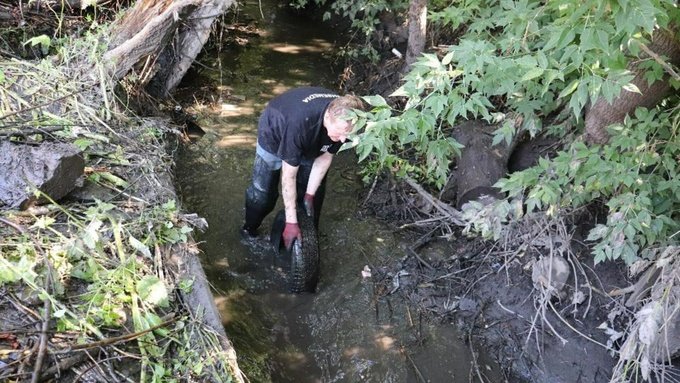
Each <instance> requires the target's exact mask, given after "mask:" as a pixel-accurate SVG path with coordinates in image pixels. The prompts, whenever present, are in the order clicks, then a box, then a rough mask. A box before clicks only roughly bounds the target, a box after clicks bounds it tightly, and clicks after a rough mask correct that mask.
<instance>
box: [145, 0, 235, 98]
mask: <svg viewBox="0 0 680 383" xmlns="http://www.w3.org/2000/svg"><path fill="white" fill-rule="evenodd" d="M233 3H234V0H226V1H225V0H220V1H212V2H204V3H203V4H201V5H200V6H199V7H198V8H196V10H195V11H194V12H193V13H192V15H191V17H190V18H189V20H187V22H186V23H185V25H184V26H183V28H181V30H180V31H179V33H178V34H177V35H176V36H175V38H174V39H173V43H172V44H168V45H167V46H166V47H165V50H164V51H163V52H162V54H161V60H160V61H161V62H164V63H167V65H165V64H164V65H162V66H161V67H160V70H159V71H158V73H156V75H155V76H154V77H153V79H152V80H151V82H150V83H149V86H148V87H147V90H148V91H149V93H150V94H151V95H153V96H156V97H162V98H164V97H166V96H167V95H168V93H169V92H171V91H172V90H174V89H175V88H176V87H177V85H179V82H180V81H181V80H182V77H184V75H185V74H186V72H187V71H188V70H189V68H190V67H191V64H192V63H193V62H194V60H195V59H196V57H197V56H198V54H199V53H200V52H201V49H203V45H204V44H205V42H206V41H207V40H208V37H210V26H211V25H212V23H213V20H214V19H215V18H216V17H217V16H219V15H221V14H222V13H223V12H224V11H225V10H226V9H227V8H228V7H230V6H231V5H232V4H233Z"/></svg>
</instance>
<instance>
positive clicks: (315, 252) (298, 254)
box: [271, 210, 320, 294]
mask: <svg viewBox="0 0 680 383" xmlns="http://www.w3.org/2000/svg"><path fill="white" fill-rule="evenodd" d="M298 224H299V225H300V231H301V232H302V243H300V242H299V241H294V242H293V246H292V249H291V251H290V252H289V251H286V250H285V248H283V241H281V234H282V233H283V228H284V226H285V213H284V211H283V210H282V211H280V212H279V213H278V214H277V216H276V218H275V219H274V223H273V225H272V235H271V242H272V245H274V249H276V250H277V251H278V252H279V254H283V255H284V256H285V258H286V260H287V261H288V260H289V262H288V263H289V269H288V273H287V274H288V281H287V284H288V290H289V291H290V292H291V293H296V294H297V293H304V292H314V291H315V290H316V284H317V283H318V281H319V269H320V264H319V241H318V236H317V232H316V227H315V225H314V219H313V218H312V217H308V216H307V214H305V213H304V212H303V211H298Z"/></svg>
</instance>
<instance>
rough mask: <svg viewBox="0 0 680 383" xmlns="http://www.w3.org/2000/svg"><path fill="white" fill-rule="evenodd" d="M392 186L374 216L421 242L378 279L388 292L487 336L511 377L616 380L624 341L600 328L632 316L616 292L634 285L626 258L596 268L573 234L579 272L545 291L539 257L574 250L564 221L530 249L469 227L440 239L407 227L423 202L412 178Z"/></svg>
mask: <svg viewBox="0 0 680 383" xmlns="http://www.w3.org/2000/svg"><path fill="white" fill-rule="evenodd" d="M389 185H390V182H388V181H384V182H381V183H379V184H378V186H377V187H376V188H375V190H374V193H373V196H372V198H371V199H370V200H369V201H368V204H367V208H368V209H367V214H371V215H373V214H375V215H377V216H378V217H380V218H382V219H385V220H388V221H389V222H391V224H392V225H393V227H394V228H395V230H399V231H400V232H402V233H403V234H404V235H405V236H407V237H411V238H412V243H413V244H415V245H414V246H413V247H412V250H413V251H411V252H410V254H409V255H408V256H406V257H404V258H403V259H400V260H399V261H398V262H394V261H389V262H386V263H385V264H384V265H383V266H382V267H380V268H379V272H378V273H376V275H375V276H374V278H375V283H376V289H377V291H380V292H381V296H382V297H392V299H396V298H400V299H404V300H405V301H406V302H409V304H411V305H413V307H416V308H418V310H419V312H422V313H424V314H425V315H426V317H427V318H428V319H429V320H432V321H435V322H438V323H447V324H450V325H451V326H452V327H454V328H456V329H457V330H458V331H460V332H461V333H462V334H465V340H466V341H467V342H473V343H476V342H478V343H479V344H480V345H481V347H482V348H483V349H484V350H485V351H486V352H488V353H490V355H492V357H493V359H494V360H495V361H497V362H498V364H499V365H500V366H501V368H502V369H503V375H504V378H505V380H506V381H508V382H532V383H547V382H551V383H552V382H606V381H609V378H610V377H611V374H612V371H613V368H614V366H615V364H616V361H617V359H615V358H614V356H615V355H616V352H615V351H613V349H614V348H615V347H616V345H617V344H616V343H614V342H613V341H611V340H610V336H611V335H612V332H607V331H605V330H606V329H604V328H602V327H600V326H601V325H602V324H603V323H604V324H607V325H608V327H610V328H612V329H615V328H619V329H620V328H621V327H620V325H621V324H622V322H623V321H624V320H627V319H626V318H627V317H626V316H625V315H622V314H624V313H625V312H626V311H627V309H626V308H625V307H624V305H623V300H622V299H621V297H618V298H611V297H609V296H608V295H607V294H606V292H608V291H612V290H614V289H616V288H620V287H621V286H627V285H629V281H628V280H627V278H626V271H625V268H624V267H623V266H620V265H617V264H616V263H613V262H609V263H605V264H601V265H597V266H593V265H592V257H590V255H589V253H588V249H587V248H585V247H584V246H582V245H581V243H582V241H583V238H580V237H579V236H578V232H576V233H573V234H574V237H573V238H571V242H570V245H571V248H572V249H576V250H574V251H577V250H578V252H577V253H575V254H574V253H572V252H566V251H565V252H564V253H563V254H560V255H563V256H564V257H565V259H567V261H568V263H569V268H570V269H571V271H572V272H571V274H570V277H569V279H568V281H567V284H566V287H565V288H564V290H563V291H562V293H561V294H560V295H559V296H550V295H545V294H543V293H542V292H541V290H540V289H537V288H536V287H535V286H534V284H533V282H532V265H533V264H534V262H536V261H537V260H538V259H540V258H541V257H545V256H549V255H550V253H551V250H550V249H551V244H552V245H554V247H552V249H553V250H554V251H557V250H558V249H560V248H562V249H566V246H562V244H561V243H560V241H562V242H563V243H566V240H564V239H562V238H563V235H564V233H565V232H564V231H562V232H555V231H554V230H556V229H557V227H554V228H552V229H554V230H550V231H549V232H550V234H551V235H550V236H546V237H545V238H551V241H549V242H550V243H545V242H544V243H542V244H540V243H538V241H536V242H534V243H533V244H532V246H530V247H528V248H527V247H518V246H513V243H511V242H507V243H505V244H503V243H492V242H486V241H482V240H480V239H472V238H467V237H465V236H463V235H462V233H461V232H460V231H458V232H456V233H454V234H453V236H451V237H450V238H449V239H448V240H447V239H442V238H437V235H438V234H439V231H437V230H433V231H430V230H427V229H425V228H411V229H403V228H400V227H402V226H401V225H403V224H410V223H411V222H413V214H414V213H413V211H415V210H416V209H414V208H413V206H414V205H417V204H414V202H413V199H414V195H413V193H412V192H411V191H410V189H409V188H408V186H406V187H403V186H397V185H394V184H392V186H389ZM408 206H411V209H410V210H409V209H408V208H405V207H408ZM548 222H549V221H539V222H536V225H531V224H525V225H526V226H524V227H523V228H521V231H520V228H518V231H517V236H518V237H520V236H524V235H529V236H531V235H534V236H535V237H536V238H539V237H541V236H540V235H538V234H539V232H540V231H541V228H544V229H545V228H546V226H549V224H548ZM531 230H537V231H534V232H533V234H532V232H531ZM560 234H562V237H561V236H560ZM554 254H555V256H557V255H558V254H557V253H554ZM614 340H615V339H614Z"/></svg>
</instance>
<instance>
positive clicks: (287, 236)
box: [282, 222, 302, 250]
mask: <svg viewBox="0 0 680 383" xmlns="http://www.w3.org/2000/svg"><path fill="white" fill-rule="evenodd" d="M282 236H283V245H284V246H285V247H286V250H290V248H291V247H292V246H293V240H294V239H296V238H297V240H298V241H302V232H301V231H300V226H299V225H298V224H297V223H290V222H286V227H285V228H284V229H283V235H282Z"/></svg>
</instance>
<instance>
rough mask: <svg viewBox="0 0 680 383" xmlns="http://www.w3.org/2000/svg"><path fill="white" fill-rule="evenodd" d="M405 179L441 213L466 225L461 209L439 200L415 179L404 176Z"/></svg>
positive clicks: (452, 220) (461, 224)
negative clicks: (458, 209)
mask: <svg viewBox="0 0 680 383" xmlns="http://www.w3.org/2000/svg"><path fill="white" fill-rule="evenodd" d="M404 180H405V181H406V183H407V184H408V185H409V186H411V187H412V188H413V189H415V191H416V192H418V194H420V195H421V196H422V197H423V198H425V200H427V202H429V203H430V204H431V205H432V206H434V208H435V209H437V210H438V211H439V212H440V213H442V214H443V215H444V216H446V217H447V218H448V219H450V220H451V222H453V223H454V224H456V225H458V226H465V222H463V219H462V214H461V213H460V212H459V211H457V210H456V209H454V208H452V207H451V206H449V205H447V204H445V203H443V202H442V201H440V200H438V199H437V198H435V197H434V196H432V194H430V193H428V192H426V191H425V189H423V188H422V187H421V186H420V185H418V183H417V182H416V181H414V180H413V179H411V178H409V177H406V178H404Z"/></svg>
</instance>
